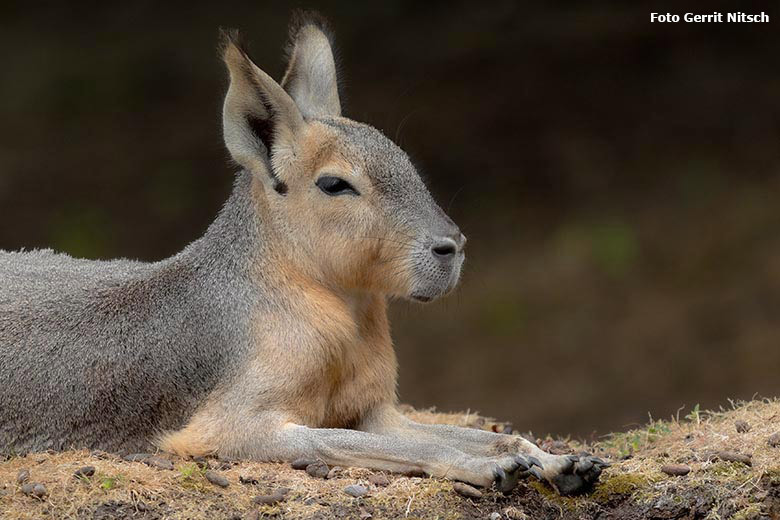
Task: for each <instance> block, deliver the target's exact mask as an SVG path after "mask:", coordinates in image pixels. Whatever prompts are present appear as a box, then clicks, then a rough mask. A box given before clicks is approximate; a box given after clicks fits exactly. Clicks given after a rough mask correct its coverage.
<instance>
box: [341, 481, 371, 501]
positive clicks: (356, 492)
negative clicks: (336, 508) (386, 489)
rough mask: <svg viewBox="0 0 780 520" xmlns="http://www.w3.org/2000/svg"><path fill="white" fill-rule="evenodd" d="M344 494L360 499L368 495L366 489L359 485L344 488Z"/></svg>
mask: <svg viewBox="0 0 780 520" xmlns="http://www.w3.org/2000/svg"><path fill="white" fill-rule="evenodd" d="M344 493H346V494H347V495H349V496H351V497H355V498H360V497H362V496H363V495H365V494H366V493H368V489H367V488H366V487H365V486H361V485H360V484H351V485H349V486H347V487H345V488H344Z"/></svg>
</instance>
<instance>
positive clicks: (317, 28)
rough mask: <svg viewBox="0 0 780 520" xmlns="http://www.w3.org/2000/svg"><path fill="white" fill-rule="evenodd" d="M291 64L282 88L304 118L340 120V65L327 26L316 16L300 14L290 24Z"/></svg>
mask: <svg viewBox="0 0 780 520" xmlns="http://www.w3.org/2000/svg"><path fill="white" fill-rule="evenodd" d="M287 52H288V54H289V63H288V65H287V72H285V74H284V79H282V86H283V87H284V89H285V90H286V91H287V92H289V93H290V95H291V96H292V98H293V99H294V100H295V104H296V105H298V108H299V109H300V111H301V113H302V114H303V117H305V118H307V119H309V118H317V117H324V116H340V115H341V103H340V101H339V89H338V81H337V78H336V62H335V60H334V59H333V49H332V48H331V33H330V30H329V29H328V25H327V22H326V21H325V19H324V18H322V17H321V16H320V15H319V14H317V13H314V12H296V13H295V14H294V15H293V19H292V22H291V23H290V43H289V44H288V49H287Z"/></svg>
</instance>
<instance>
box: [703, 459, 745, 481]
mask: <svg viewBox="0 0 780 520" xmlns="http://www.w3.org/2000/svg"><path fill="white" fill-rule="evenodd" d="M706 471H707V474H708V475H712V476H716V477H718V478H719V479H720V480H721V481H723V482H727V481H730V480H735V481H740V482H741V481H744V480H745V479H746V478H751V470H750V467H749V466H745V465H744V464H742V463H741V462H727V461H718V462H716V463H714V464H712V465H711V466H710V467H708V468H707V470H706Z"/></svg>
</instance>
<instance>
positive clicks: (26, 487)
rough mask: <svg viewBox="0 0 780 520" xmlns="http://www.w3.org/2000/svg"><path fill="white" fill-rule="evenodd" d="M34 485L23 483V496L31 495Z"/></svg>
mask: <svg viewBox="0 0 780 520" xmlns="http://www.w3.org/2000/svg"><path fill="white" fill-rule="evenodd" d="M33 489H35V484H34V483H33V482H25V483H24V484H22V493H24V494H25V495H32V493H33Z"/></svg>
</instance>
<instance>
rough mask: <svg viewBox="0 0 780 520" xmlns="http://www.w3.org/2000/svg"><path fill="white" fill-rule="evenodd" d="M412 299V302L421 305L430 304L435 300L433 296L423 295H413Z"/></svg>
mask: <svg viewBox="0 0 780 520" xmlns="http://www.w3.org/2000/svg"><path fill="white" fill-rule="evenodd" d="M411 298H412V300H414V301H416V302H420V303H428V302H430V301H431V300H433V296H423V295H421V294H412V295H411Z"/></svg>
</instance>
